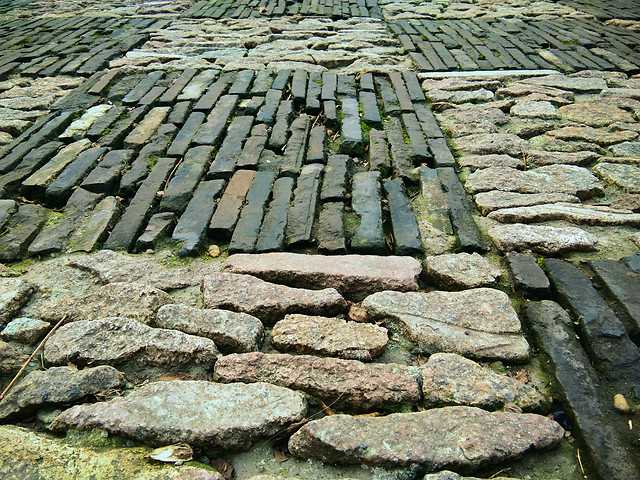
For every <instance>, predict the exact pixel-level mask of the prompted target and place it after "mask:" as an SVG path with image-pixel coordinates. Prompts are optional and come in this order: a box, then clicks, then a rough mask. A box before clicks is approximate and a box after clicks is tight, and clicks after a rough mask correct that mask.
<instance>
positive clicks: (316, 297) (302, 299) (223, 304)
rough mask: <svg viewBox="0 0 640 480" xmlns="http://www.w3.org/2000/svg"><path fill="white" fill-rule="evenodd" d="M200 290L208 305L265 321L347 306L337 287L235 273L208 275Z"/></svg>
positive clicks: (328, 312)
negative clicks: (305, 285)
mask: <svg viewBox="0 0 640 480" xmlns="http://www.w3.org/2000/svg"><path fill="white" fill-rule="evenodd" d="M201 291H202V296H203V301H204V306H205V308H222V309H225V310H232V311H234V312H243V313H248V314H249V315H254V316H256V317H258V318H259V319H260V320H262V321H263V322H266V323H274V322H275V321H277V320H279V319H280V318H282V317H284V316H285V315H286V314H288V313H306V314H310V315H314V314H317V315H320V314H323V315H335V314H338V313H341V312H343V311H345V310H346V308H347V302H346V301H345V300H344V298H342V296H341V295H340V294H339V293H338V292H337V291H336V289H334V288H326V289H323V290H307V289H304V288H292V287H287V286H285V285H279V284H276V283H270V282H265V281H264V280H261V279H259V278H257V277H253V276H251V275H241V274H236V273H215V274H211V275H207V276H205V277H204V280H203V281H202V285H201Z"/></svg>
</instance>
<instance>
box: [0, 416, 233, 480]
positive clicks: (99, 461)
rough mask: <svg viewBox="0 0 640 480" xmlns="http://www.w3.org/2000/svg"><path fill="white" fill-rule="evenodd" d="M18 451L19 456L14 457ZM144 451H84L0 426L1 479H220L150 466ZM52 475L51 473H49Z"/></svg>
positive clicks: (191, 470) (216, 475) (201, 471)
mask: <svg viewBox="0 0 640 480" xmlns="http://www.w3.org/2000/svg"><path fill="white" fill-rule="evenodd" d="M16 451H19V452H20V455H15V452H16ZM148 451H149V449H148V448H143V447H133V448H132V447H126V448H87V447H79V446H74V445H71V444H70V443H68V442H65V441H63V440H58V439H56V438H53V437H52V436H51V435H43V434H38V433H35V432H33V431H31V430H28V429H26V428H22V427H16V426H13V425H2V426H0V456H1V457H2V459H3V461H2V464H1V465H0V475H1V476H3V478H47V477H48V478H52V477H51V475H53V476H55V478H56V480H76V479H79V478H91V476H94V477H96V476H98V477H102V476H103V472H104V476H105V477H117V478H137V479H139V480H195V479H197V480H224V477H223V476H222V475H221V474H219V473H218V472H214V471H208V470H204V469H202V468H196V467H191V466H188V465H183V466H181V467H180V468H176V467H175V466H174V465H172V464H165V466H160V465H158V464H157V463H156V464H151V463H149V462H148V461H147V460H146V459H145V458H144V455H146V454H147V453H148ZM51 472H55V473H53V474H52V473H51Z"/></svg>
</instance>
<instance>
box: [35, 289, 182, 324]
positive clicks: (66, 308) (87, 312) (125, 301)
mask: <svg viewBox="0 0 640 480" xmlns="http://www.w3.org/2000/svg"><path fill="white" fill-rule="evenodd" d="M169 303H174V302H173V299H172V298H171V296H170V295H169V294H168V293H165V292H163V291H162V290H158V289H157V288H153V287H150V286H149V285H145V284H143V283H125V282H115V283H109V284H107V285H104V286H102V287H100V288H99V289H98V290H97V291H96V292H94V293H90V294H89V295H87V296H85V297H82V298H75V297H71V298H70V297H65V298H61V299H60V300H58V301H56V302H52V303H49V304H46V305H44V306H43V307H42V308H41V309H40V318H42V319H43V320H46V321H47V322H49V323H56V322H57V321H58V320H60V319H61V318H62V317H64V316H66V317H67V319H68V320H70V321H75V320H97V319H99V318H104V317H126V318H130V319H132V320H136V321H138V322H141V323H145V324H152V323H153V322H154V321H155V318H156V312H157V311H158V309H159V308H160V307H162V306H163V305H167V304H169Z"/></svg>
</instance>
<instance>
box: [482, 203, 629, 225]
mask: <svg viewBox="0 0 640 480" xmlns="http://www.w3.org/2000/svg"><path fill="white" fill-rule="evenodd" d="M487 216H488V217H489V218H492V219H494V220H498V221H499V222H502V223H536V222H549V221H553V220H564V221H566V222H569V223H576V224H584V225H614V226H615V225H618V226H621V225H631V226H633V227H640V214H638V213H633V212H632V211H630V210H622V209H614V208H610V207H605V206H598V205H582V204H572V203H553V204H546V205H533V206H529V207H515V208H503V209H501V210H496V211H494V212H491V213H490V214H489V215H487Z"/></svg>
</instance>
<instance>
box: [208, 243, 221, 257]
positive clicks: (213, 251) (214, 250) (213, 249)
mask: <svg viewBox="0 0 640 480" xmlns="http://www.w3.org/2000/svg"><path fill="white" fill-rule="evenodd" d="M207 255H209V256H210V257H211V258H216V257H219V256H220V247H219V246H217V245H211V246H210V247H209V250H207Z"/></svg>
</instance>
